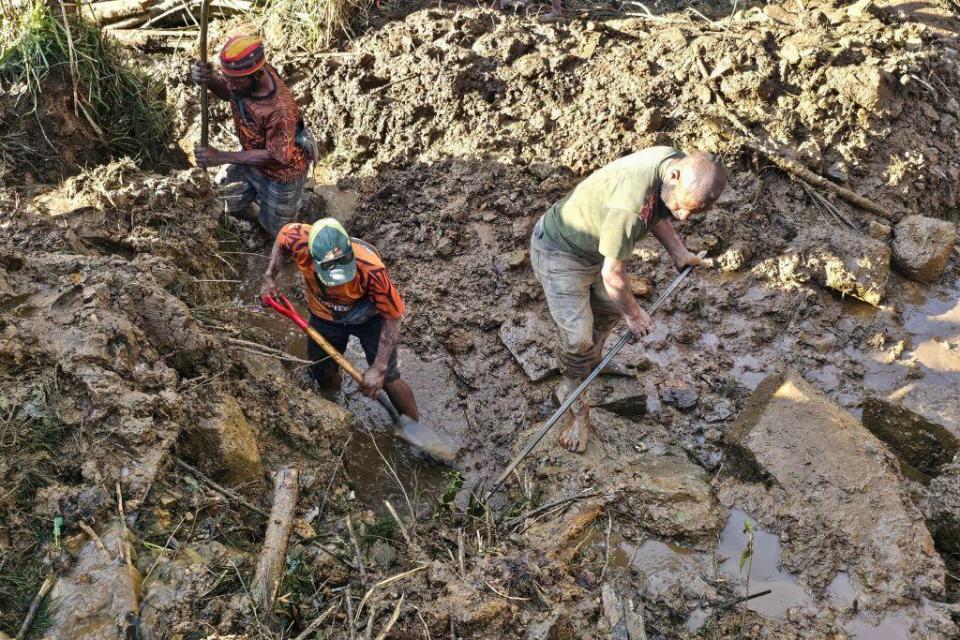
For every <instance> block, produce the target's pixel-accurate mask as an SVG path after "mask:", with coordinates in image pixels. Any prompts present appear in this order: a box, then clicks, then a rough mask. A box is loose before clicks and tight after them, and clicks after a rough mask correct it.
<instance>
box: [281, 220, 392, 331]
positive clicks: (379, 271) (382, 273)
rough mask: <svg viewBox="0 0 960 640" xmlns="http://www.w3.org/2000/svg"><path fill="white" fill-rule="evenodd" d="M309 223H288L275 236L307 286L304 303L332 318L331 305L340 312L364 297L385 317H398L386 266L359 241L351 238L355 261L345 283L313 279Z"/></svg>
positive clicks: (321, 316)
mask: <svg viewBox="0 0 960 640" xmlns="http://www.w3.org/2000/svg"><path fill="white" fill-rule="evenodd" d="M309 237H310V225H309V224H300V223H296V222H294V223H290V224H287V225H284V227H283V228H282V229H281V230H280V234H279V235H277V242H279V243H280V246H281V247H282V248H283V249H284V250H285V251H288V252H289V253H290V254H291V255H293V259H294V260H295V261H296V263H297V267H299V268H300V273H302V274H303V281H304V283H306V285H307V306H309V307H310V311H311V312H312V313H313V315H315V316H317V317H318V318H322V319H323V320H333V314H332V313H331V307H335V308H336V309H337V310H339V311H340V312H344V311H346V310H348V309H349V308H350V307H352V306H353V305H355V304H356V303H357V302H359V301H361V300H363V299H364V298H370V299H371V300H372V301H373V303H374V305H376V308H377V311H378V312H379V313H380V315H382V316H383V317H385V318H392V319H394V320H396V319H399V318H400V316H402V315H403V312H404V310H405V308H404V304H403V298H401V297H400V292H399V291H397V287H396V285H395V284H394V283H393V280H392V279H391V278H390V274H389V273H387V268H386V267H385V266H384V264H383V261H382V260H381V259H380V256H379V255H378V254H377V252H376V250H375V249H374V248H373V247H372V246H370V245H368V244H367V243H366V242H363V241H362V240H357V239H356V238H353V242H352V245H353V255H354V257H355V258H356V260H357V275H356V277H355V278H354V279H353V280H351V281H350V282H347V283H346V284H341V285H337V286H335V287H325V286H323V285H322V284H321V283H320V281H319V280H317V277H316V272H315V271H314V266H313V256H312V255H310V247H309V245H308V244H307V241H308V239H309Z"/></svg>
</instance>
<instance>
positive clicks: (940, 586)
mask: <svg viewBox="0 0 960 640" xmlns="http://www.w3.org/2000/svg"><path fill="white" fill-rule="evenodd" d="M728 440H729V442H730V443H731V444H732V446H733V460H732V461H733V463H734V465H735V466H736V467H738V468H739V469H740V471H741V472H744V473H746V474H747V475H748V476H752V477H757V478H761V479H766V480H767V481H772V482H774V483H775V484H776V485H778V486H779V488H780V489H782V491H783V493H784V494H785V496H786V501H787V503H788V506H787V511H788V512H789V517H788V520H787V522H786V525H785V526H786V527H787V528H788V531H787V533H788V534H789V533H790V531H789V527H790V526H797V527H807V529H810V528H811V527H812V528H813V530H816V531H818V532H819V534H820V535H822V536H823V537H824V538H826V539H832V540H833V541H835V542H834V544H836V545H838V546H839V552H840V555H841V556H842V557H843V558H844V561H845V562H846V563H847V565H848V567H849V570H850V572H851V574H853V575H854V576H855V577H856V580H855V584H856V589H857V591H858V593H857V597H858V599H859V600H860V603H861V604H862V605H864V606H866V607H868V608H871V609H874V610H879V609H882V608H884V607H886V606H889V605H891V604H893V603H906V602H910V601H916V600H917V599H918V598H920V597H924V596H926V597H937V596H940V595H942V593H943V590H944V565H943V560H942V559H941V558H940V556H939V555H937V553H936V551H935V550H934V543H933V539H932V537H931V535H930V532H929V531H928V530H927V527H926V526H925V524H924V522H923V517H922V514H921V513H920V512H919V510H918V509H917V507H916V506H915V505H914V504H913V502H912V501H911V498H910V496H909V494H908V492H907V489H906V487H905V486H904V481H903V478H902V476H901V475H900V474H899V472H898V470H897V463H896V459H895V458H894V457H893V456H892V455H891V454H890V452H889V451H888V450H887V448H886V446H884V444H883V443H882V442H880V441H879V440H877V438H876V437H875V436H874V435H873V434H872V433H870V432H869V431H868V430H867V429H865V428H864V427H863V426H862V425H861V424H860V423H859V422H858V421H857V420H856V419H855V418H854V417H853V416H851V415H850V414H849V413H847V412H846V411H844V410H843V409H841V408H840V407H839V406H837V405H836V404H835V403H834V402H833V401H831V400H830V399H829V398H827V397H826V396H825V395H823V394H822V393H820V392H819V391H817V390H816V389H815V388H814V387H813V386H811V385H810V384H809V383H808V382H806V381H805V380H804V379H803V378H802V377H801V376H800V375H799V374H796V373H792V372H788V373H783V374H775V375H772V376H770V377H768V378H767V379H765V380H764V381H763V382H762V383H760V385H759V386H758V387H757V388H756V390H755V391H754V392H753V394H752V395H751V396H750V399H749V400H748V402H747V404H746V406H745V407H744V409H743V411H742V412H741V413H740V415H739V416H738V418H737V420H736V422H735V424H734V426H733V427H732V428H731V430H730V432H729V433H728ZM794 533H797V532H794ZM792 537H793V536H791V538H792Z"/></svg>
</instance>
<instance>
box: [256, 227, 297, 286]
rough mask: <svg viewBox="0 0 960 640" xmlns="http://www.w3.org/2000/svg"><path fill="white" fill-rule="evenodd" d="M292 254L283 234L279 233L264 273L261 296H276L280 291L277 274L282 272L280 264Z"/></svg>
mask: <svg viewBox="0 0 960 640" xmlns="http://www.w3.org/2000/svg"><path fill="white" fill-rule="evenodd" d="M288 255H290V252H289V251H287V249H286V247H285V246H284V243H283V242H282V235H278V236H277V239H276V240H274V241H273V250H272V251H271V252H270V262H269V263H268V264H267V270H266V271H265V272H264V274H263V285H262V286H261V287H260V295H261V296H270V297H271V298H276V297H277V294H278V293H279V289H278V288H277V274H278V273H279V272H280V265H281V264H283V261H284V259H285V258H286V257H287V256H288Z"/></svg>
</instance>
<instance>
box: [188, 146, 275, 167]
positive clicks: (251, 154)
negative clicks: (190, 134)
mask: <svg viewBox="0 0 960 640" xmlns="http://www.w3.org/2000/svg"><path fill="white" fill-rule="evenodd" d="M193 153H194V156H195V157H196V159H197V166H199V167H200V168H202V169H206V168H207V167H215V166H217V165H221V164H245V165H249V166H252V167H265V166H268V165H275V164H276V161H275V160H274V159H273V156H272V155H271V154H270V152H269V151H267V150H266V149H250V150H249V151H220V150H219V149H217V148H215V147H197V148H195V149H194V150H193Z"/></svg>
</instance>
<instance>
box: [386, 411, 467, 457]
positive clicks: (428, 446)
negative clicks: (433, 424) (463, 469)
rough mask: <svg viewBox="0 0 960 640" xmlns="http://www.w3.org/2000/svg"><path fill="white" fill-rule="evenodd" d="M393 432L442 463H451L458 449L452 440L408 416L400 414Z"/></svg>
mask: <svg viewBox="0 0 960 640" xmlns="http://www.w3.org/2000/svg"><path fill="white" fill-rule="evenodd" d="M393 434H394V435H395V436H397V437H398V438H400V439H401V440H403V441H404V442H406V443H408V444H411V445H413V446H414V447H416V448H417V449H420V450H421V451H423V452H424V453H426V454H427V455H429V456H430V457H431V458H434V459H436V460H438V461H440V462H443V463H444V464H451V463H453V461H454V460H455V459H456V457H457V451H458V449H457V447H455V446H454V445H453V443H452V442H450V441H449V440H448V439H447V438H446V437H444V436H443V435H441V434H439V433H437V432H436V431H434V430H433V429H431V428H430V427H427V426H425V425H423V424H420V423H419V422H417V421H416V420H413V419H411V418H409V417H408V416H405V415H401V416H400V417H399V418H398V419H397V423H396V424H395V425H394V428H393Z"/></svg>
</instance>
